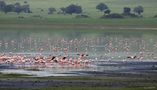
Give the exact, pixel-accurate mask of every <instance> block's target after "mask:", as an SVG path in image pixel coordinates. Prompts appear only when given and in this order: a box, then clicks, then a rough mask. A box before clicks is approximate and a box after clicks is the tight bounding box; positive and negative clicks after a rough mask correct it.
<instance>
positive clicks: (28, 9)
mask: <svg viewBox="0 0 157 90" xmlns="http://www.w3.org/2000/svg"><path fill="white" fill-rule="evenodd" d="M21 9H22V11H23V12H24V13H31V10H30V7H29V5H22V6H21Z"/></svg>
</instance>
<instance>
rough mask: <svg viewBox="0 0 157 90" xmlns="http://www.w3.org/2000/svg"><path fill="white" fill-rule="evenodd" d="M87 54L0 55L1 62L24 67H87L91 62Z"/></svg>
mask: <svg viewBox="0 0 157 90" xmlns="http://www.w3.org/2000/svg"><path fill="white" fill-rule="evenodd" d="M86 56H87V55H86V54H78V57H77V58H73V57H71V58H70V57H69V56H52V55H49V56H44V55H35V56H25V55H6V54H1V55H0V64H10V65H15V66H18V65H19V66H22V67H54V66H56V65H58V66H61V67H65V66H66V67H86V66H88V65H89V64H90V60H88V59H87V58H86Z"/></svg>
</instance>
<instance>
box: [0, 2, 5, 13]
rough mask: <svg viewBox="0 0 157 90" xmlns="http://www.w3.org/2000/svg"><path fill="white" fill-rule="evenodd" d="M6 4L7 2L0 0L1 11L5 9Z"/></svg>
mask: <svg viewBox="0 0 157 90" xmlns="http://www.w3.org/2000/svg"><path fill="white" fill-rule="evenodd" d="M5 6H6V3H5V2H4V1H0V11H3V10H4V8H5Z"/></svg>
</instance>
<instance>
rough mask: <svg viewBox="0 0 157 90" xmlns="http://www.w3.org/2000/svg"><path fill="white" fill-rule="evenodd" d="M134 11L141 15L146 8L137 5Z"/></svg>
mask: <svg viewBox="0 0 157 90" xmlns="http://www.w3.org/2000/svg"><path fill="white" fill-rule="evenodd" d="M133 12H134V13H136V14H138V15H139V16H140V15H141V13H143V12H144V8H143V7H142V6H137V7H135V8H134V10H133Z"/></svg>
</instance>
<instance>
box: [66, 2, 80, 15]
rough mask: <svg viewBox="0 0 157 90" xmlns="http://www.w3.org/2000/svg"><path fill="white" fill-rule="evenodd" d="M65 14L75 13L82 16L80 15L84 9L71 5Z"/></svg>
mask: <svg viewBox="0 0 157 90" xmlns="http://www.w3.org/2000/svg"><path fill="white" fill-rule="evenodd" d="M65 12H66V13H67V14H73V13H75V14H80V13H82V7H81V6H78V5H74V4H71V5H69V6H68V7H66V8H65Z"/></svg>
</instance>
